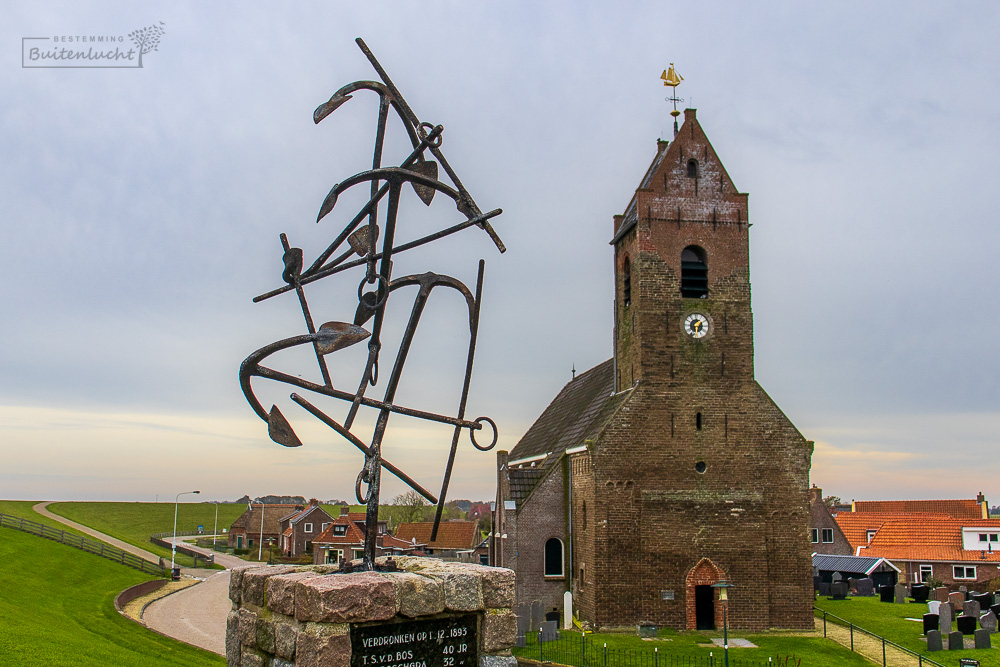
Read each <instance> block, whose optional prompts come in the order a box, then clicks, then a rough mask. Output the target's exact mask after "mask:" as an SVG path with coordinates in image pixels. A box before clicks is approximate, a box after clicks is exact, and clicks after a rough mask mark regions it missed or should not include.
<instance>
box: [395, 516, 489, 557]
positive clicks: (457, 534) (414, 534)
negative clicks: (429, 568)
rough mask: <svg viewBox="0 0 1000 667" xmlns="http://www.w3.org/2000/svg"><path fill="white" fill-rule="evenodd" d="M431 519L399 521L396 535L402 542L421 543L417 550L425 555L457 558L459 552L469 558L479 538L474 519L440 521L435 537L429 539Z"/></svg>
mask: <svg viewBox="0 0 1000 667" xmlns="http://www.w3.org/2000/svg"><path fill="white" fill-rule="evenodd" d="M433 527H434V522H433V521H419V522H415V523H401V524H399V527H398V528H396V537H397V538H399V539H400V540H403V541H404V542H411V543H412V544H414V545H421V546H420V548H419V551H420V552H421V553H422V554H423V555H425V556H434V557H436V558H447V559H459V558H460V556H459V552H469V553H468V554H466V556H467V557H468V558H471V552H472V551H473V550H475V549H476V547H478V546H479V544H480V542H481V540H480V538H479V531H478V530H476V522H475V521H442V522H441V523H440V525H439V526H438V534H437V539H436V540H434V541H433V542H432V541H431V529H432V528H433Z"/></svg>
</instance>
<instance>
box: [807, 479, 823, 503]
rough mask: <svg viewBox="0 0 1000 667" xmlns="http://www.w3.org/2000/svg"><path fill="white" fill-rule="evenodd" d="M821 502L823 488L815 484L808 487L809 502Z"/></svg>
mask: <svg viewBox="0 0 1000 667" xmlns="http://www.w3.org/2000/svg"><path fill="white" fill-rule="evenodd" d="M822 502H823V489H821V488H819V487H818V486H816V485H815V484H813V485H812V488H811V489H809V503H810V504H812V503H822Z"/></svg>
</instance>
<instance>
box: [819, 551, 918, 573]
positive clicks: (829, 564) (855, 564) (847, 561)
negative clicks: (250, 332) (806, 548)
mask: <svg viewBox="0 0 1000 667" xmlns="http://www.w3.org/2000/svg"><path fill="white" fill-rule="evenodd" d="M883 563H885V564H886V565H888V566H889V567H891V568H892V569H894V570H895V571H896V572H899V568H898V567H896V566H895V565H893V564H892V563H890V562H889V561H887V560H885V559H884V558H866V557H863V556H838V555H834V554H813V567H815V568H818V569H820V570H823V571H825V572H860V573H863V574H871V573H872V572H874V571H875V570H877V569H878V568H879V566H880V565H882V564H883Z"/></svg>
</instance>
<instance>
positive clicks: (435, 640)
mask: <svg viewBox="0 0 1000 667" xmlns="http://www.w3.org/2000/svg"><path fill="white" fill-rule="evenodd" d="M477 621H478V619H477V618H476V614H466V615H464V616H452V617H449V618H435V619H430V620H426V621H410V622H407V623H391V624H385V625H364V626H359V627H352V628H351V667H479V651H478V646H479V644H478V643H477V639H476V624H477Z"/></svg>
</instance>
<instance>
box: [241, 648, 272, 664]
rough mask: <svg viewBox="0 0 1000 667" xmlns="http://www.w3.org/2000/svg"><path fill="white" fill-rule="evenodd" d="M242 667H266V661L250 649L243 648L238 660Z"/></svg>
mask: <svg viewBox="0 0 1000 667" xmlns="http://www.w3.org/2000/svg"><path fill="white" fill-rule="evenodd" d="M240 660H241V662H240V664H241V665H242V667H267V660H266V659H265V658H264V656H262V655H261V654H260V653H258V652H257V651H255V650H253V649H252V648H247V647H243V655H242V656H241V658H240Z"/></svg>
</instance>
